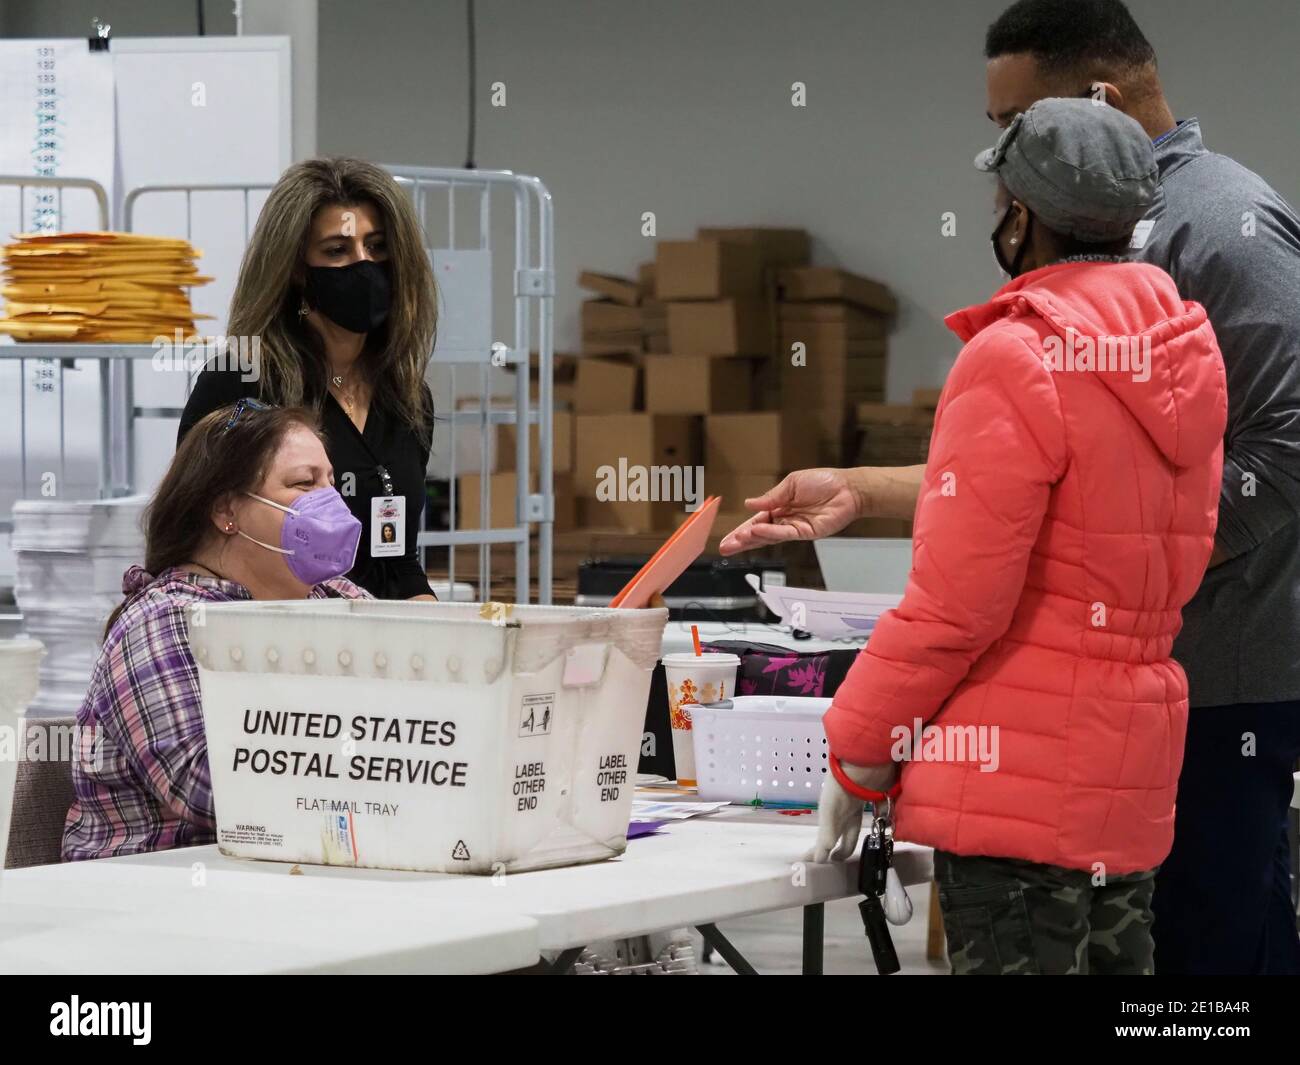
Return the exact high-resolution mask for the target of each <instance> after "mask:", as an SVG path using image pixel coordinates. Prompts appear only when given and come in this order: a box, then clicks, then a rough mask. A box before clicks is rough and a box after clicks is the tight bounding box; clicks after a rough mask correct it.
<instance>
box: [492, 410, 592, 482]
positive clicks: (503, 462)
mask: <svg viewBox="0 0 1300 1065" xmlns="http://www.w3.org/2000/svg"><path fill="white" fill-rule="evenodd" d="M497 457H498V464H497V468H498V470H501V471H508V470H513V469H514V468H515V427H514V426H513V425H503V426H501V435H500V437H499V438H498V440H497ZM538 462H539V451H538V445H537V426H536V425H530V426H529V427H528V464H529V467H530V468H531V469H533V470H537V469H538ZM572 469H573V414H572V413H571V412H570V411H567V410H557V411H555V412H554V413H553V414H552V415H551V471H552V472H553V473H557V474H559V473H569V472H571V471H572Z"/></svg>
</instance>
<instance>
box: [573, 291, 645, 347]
mask: <svg viewBox="0 0 1300 1065" xmlns="http://www.w3.org/2000/svg"><path fill="white" fill-rule="evenodd" d="M640 328H641V308H640V307H629V306H627V305H625V304H622V303H615V302H614V301H613V300H583V301H582V333H583V336H588V335H590V336H592V339H599V337H598V336H597V334H601V333H620V332H623V333H626V332H631V331H632V330H634V329H640Z"/></svg>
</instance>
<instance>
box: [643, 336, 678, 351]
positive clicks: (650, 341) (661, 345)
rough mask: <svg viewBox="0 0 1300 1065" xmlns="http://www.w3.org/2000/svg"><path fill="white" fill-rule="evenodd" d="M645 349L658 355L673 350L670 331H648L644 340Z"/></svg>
mask: <svg viewBox="0 0 1300 1065" xmlns="http://www.w3.org/2000/svg"><path fill="white" fill-rule="evenodd" d="M644 346H645V350H646V351H647V352H648V353H651V354H656V355H667V354H669V353H670V352H671V351H672V350H673V346H672V343H671V342H670V341H669V339H668V333H667V332H663V333H647V334H646V335H645V340H644Z"/></svg>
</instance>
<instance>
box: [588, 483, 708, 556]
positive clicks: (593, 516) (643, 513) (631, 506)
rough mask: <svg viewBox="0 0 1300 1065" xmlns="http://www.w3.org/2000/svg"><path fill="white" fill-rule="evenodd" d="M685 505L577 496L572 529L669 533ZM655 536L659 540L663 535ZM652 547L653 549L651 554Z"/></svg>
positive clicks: (682, 515) (684, 514)
mask: <svg viewBox="0 0 1300 1065" xmlns="http://www.w3.org/2000/svg"><path fill="white" fill-rule="evenodd" d="M684 507H685V504H683V503H672V502H663V501H659V502H654V501H649V500H643V501H640V502H631V501H623V500H613V499H611V500H602V499H592V498H590V497H587V496H579V497H578V498H577V517H576V524H575V528H578V529H607V530H612V531H618V532H624V533H649V532H660V533H663V532H669V531H671V530H672V529H675V528H676V527H677V524H678V519H679V518H685V517H686V511H685V509H684ZM657 539H659V540H660V541H662V539H663V537H662V536H660V537H657ZM655 550H656V549H655V548H652V549H651V551H650V554H653V553H654V551H655ZM647 557H649V556H648V555H647Z"/></svg>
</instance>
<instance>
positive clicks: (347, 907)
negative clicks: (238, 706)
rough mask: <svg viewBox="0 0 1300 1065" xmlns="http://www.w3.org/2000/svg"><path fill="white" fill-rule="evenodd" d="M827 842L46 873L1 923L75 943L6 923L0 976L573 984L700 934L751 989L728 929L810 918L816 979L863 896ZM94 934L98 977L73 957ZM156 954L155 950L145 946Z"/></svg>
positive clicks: (715, 829) (88, 959) (219, 858)
mask: <svg viewBox="0 0 1300 1065" xmlns="http://www.w3.org/2000/svg"><path fill="white" fill-rule="evenodd" d="M652 794H653V793H643V795H645V796H647V797H648V796H650V795H652ZM815 839H816V822H815V815H803V816H794V817H787V816H784V815H781V814H779V813H777V812H776V811H771V810H754V809H750V808H745V807H728V808H727V809H725V810H722V811H719V812H718V813H716V814H711V815H709V816H707V817H697V818H693V819H690V820H685V821H676V822H670V823H669V824H668V825H667V826H665V827H664V828H663V829H661V830H660V831H659V832H658V833H656V834H654V835H650V836H645V837H642V838H640V839H635V840H632V841H631V842H630V843H629V844H628V849H627V851H626V853H625V854H623V855H622V856H621V857H619V858H616V859H611V860H609V861H604V862H594V863H591V864H588V865H577V866H569V867H567V868H562V869H547V870H539V871H536V872H529V873H516V874H505V875H499V876H487V877H477V876H463V875H462V876H457V875H450V874H428V873H413V872H400V871H393V870H376V869H356V868H349V867H342V866H315V865H302V866H290V865H288V864H285V863H281V862H258V861H243V860H238V859H232V858H226V857H224V856H223V855H221V854H220V852H219V851H218V850H217V848H216V847H215V846H209V847H190V848H184V849H179V850H170V851H158V852H155V853H152V854H142V855H133V856H130V857H125V858H111V859H104V860H100V861H94V862H77V863H72V864H66V865H56V866H40V867H37V868H33V869H27V870H19V871H16V872H11V873H8V874H6V875H5V876H4V878H3V879H0V906H3V904H4V898H5V894H6V893H8V891H9V890H10V889H11V888H12V887H13V886H14V885H18V886H20V887H21V889H22V891H23V892H25V893H27V897H26V900H25V903H24V904H25V905H27V906H29V907H32V906H36V904H37V901H38V899H39V900H41V905H43V906H44V907H45V908H46V910H47V911H49V913H47V919H48V918H49V916H50V915H52V914H53V913H55V912H62V913H65V914H67V915H69V916H68V917H67V924H66V927H60V928H47V929H45V930H36V931H31V932H28V933H26V934H24V935H21V936H19V937H18V938H17V939H9V940H6V939H5V938H4V931H3V928H4V925H3V924H2V923H0V971H20V972H21V971H29V970H28V969H27V968H26V966H28V965H29V964H30V965H33V966H35V965H37V963H39V962H40V959H41V958H42V957H46V956H47V952H51V953H50V955H49V957H50V958H52V959H57V960H48V961H47V963H48V964H58V965H59V966H63V967H66V968H67V969H68V970H69V971H79V972H80V971H88V970H86V969H84V968H80V967H79V966H82V965H85V964H88V963H90V964H94V965H96V966H98V967H97V968H95V969H94V970H93V971H120V968H114V965H115V964H118V965H119V966H120V965H124V964H125V965H131V966H136V965H137V964H139V965H142V966H143V967H144V970H147V971H206V970H203V969H202V968H201V966H202V965H205V964H211V965H212V966H214V967H217V968H219V969H220V971H233V970H239V971H249V970H258V971H268V970H269V968H272V967H274V968H277V969H278V970H297V971H301V970H313V971H339V970H343V969H352V970H354V971H355V970H364V971H409V970H415V969H419V968H420V967H421V966H426V967H427V968H426V970H425V971H439V972H447V971H464V972H470V971H475V972H488V971H504V970H507V969H518V968H525V967H528V966H530V965H533V964H535V963H536V962H537V960H538V954H537V952H538V950H540V951H545V952H548V953H558V955H559V956H558V958H557V959H556V961H555V962H553V963H551V965H550V968H551V969H552V971H567V969H568V968H570V967H571V966H572V964H573V962H574V961H575V960H576V958H577V956H578V954H579V953H580V952H581V950H582V948H583V947H585V946H587V945H588V944H590V943H593V942H597V941H600V940H605V939H623V938H628V937H632V936H638V935H644V934H647V933H650V932H654V931H660V930H663V929H669V928H679V927H683V926H691V927H695V928H698V929H699V930H700V931H701V932H702V933H703V934H704V935H705V937H706V939H708V941H709V942H711V943H712V944H714V945H715V946H716V947H717V949H718V950H719V952H720V953H721V954H722V955H723V956H724V957H725V958H726V960H727V961H728V962H729V963H731V964H732V966H733V967H735V968H736V969H737V970H738V971H742V972H752V971H753V970H752V968H750V967H749V965H748V963H747V962H746V961H745V959H744V958H743V957H741V956H740V954H739V952H737V951H736V950H735V949H734V947H732V946H731V945H730V944H729V943H728V942H727V941H726V939H725V937H724V936H723V935H722V933H721V932H720V931H718V929H717V923H718V922H720V921H725V920H729V919H732V918H737V917H743V916H748V915H751V914H756V913H763V912H769V911H775V910H783V909H790V908H793V907H800V908H802V909H803V912H804V971H805V973H808V974H817V973H820V972H821V968H822V930H823V921H824V904H825V903H826V902H829V901H832V900H835V899H840V898H846V897H851V896H854V895H856V894H857V861H856V859H851V860H849V861H847V862H835V863H827V864H822V865H816V864H813V863H812V862H806V863H805V862H803V861H802V860H801V858H802V855H803V854H804V853H805V852H806V851H808V850H809V848H811V847H812V845H813V842H814V840H815ZM894 864H895V867H896V868H897V869H898V871H899V875H900V877H901V879H902V880H903V883H904V884H919V883H926V882H928V881H929V879H930V876H931V868H932V862H931V852H930V850H929V849H928V848H924V847H917V846H913V845H910V844H906V843H900V844H898V845H897V847H896V849H895V854H894ZM294 870H297V872H295V871H294ZM105 906H107V907H108V908H109V912H107V913H104V912H102V911H103V910H104V907H105ZM79 908H80V910H81V911H82V912H81V913H80V914H78V910H79ZM921 917H922V915H918V916H917V918H914V919H921ZM497 922H499V923H497ZM512 922H513V923H512ZM88 923H89V924H90V925H91V927H92V930H93V934H94V936H93V938H96V939H97V941H98V942H99V943H101V944H102V946H101V947H99V948H96V949H97V950H99V951H102V957H99V960H96V957H98V955H96V956H91V955H90V954H89V953H88V951H87V949H85V948H77V943H78V942H79V937H80V935H81V930H83V929H85V928H86V926H87V924H88ZM530 925H531V934H532V936H533V937H534V938H532V939H531V940H530V939H529V938H528V937H529V931H530V930H529V926H530ZM196 926H197V927H196ZM279 929H283V935H281V933H280V931H278V930H279ZM105 934H107V935H108V938H104V935H105ZM152 937H156V938H157V942H158V946H157V947H156V948H155V947H149V946H147V945H144V944H147V941H148V940H150V939H151V938H152ZM195 937H197V939H198V940H199V941H200V942H201V943H206V947H203V948H202V949H198V948H196V947H195V944H193V943H191V942H190V941H189V940H190V939H192V938H195ZM277 937H279V938H277ZM223 941H228V942H229V943H230V944H231V946H230V947H229V949H228V950H227V949H224V948H223V947H222V946H221V944H222V942H223ZM526 943H528V944H531V945H530V946H528V947H527V948H526V947H525V944H526ZM70 950H71V951H72V953H68V952H69V951H70ZM196 950H197V952H196ZM479 950H482V951H483V952H484V953H483V955H482V956H481V957H480V956H479V955H478V954H476V952H477V951H479ZM864 950H865V943H864ZM170 951H175V954H174V955H173V954H170V953H169V952H170ZM530 951H531V955H532V956H531V957H528V958H526V957H525V955H527V954H528V953H529V952H530ZM119 952H121V953H120V954H119ZM132 952H135V953H134V954H133V953H132ZM114 955H118V957H117V960H116V962H115V959H114ZM169 958H171V961H172V963H173V964H174V966H175V969H174V970H168V969H167V963H168V959H169ZM124 959H125V960H124ZM131 959H136V960H135V961H133V960H131ZM241 959H245V960H246V961H247V964H246V965H242V967H241ZM150 966H153V967H154V968H152V969H150V968H149V967H150Z"/></svg>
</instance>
